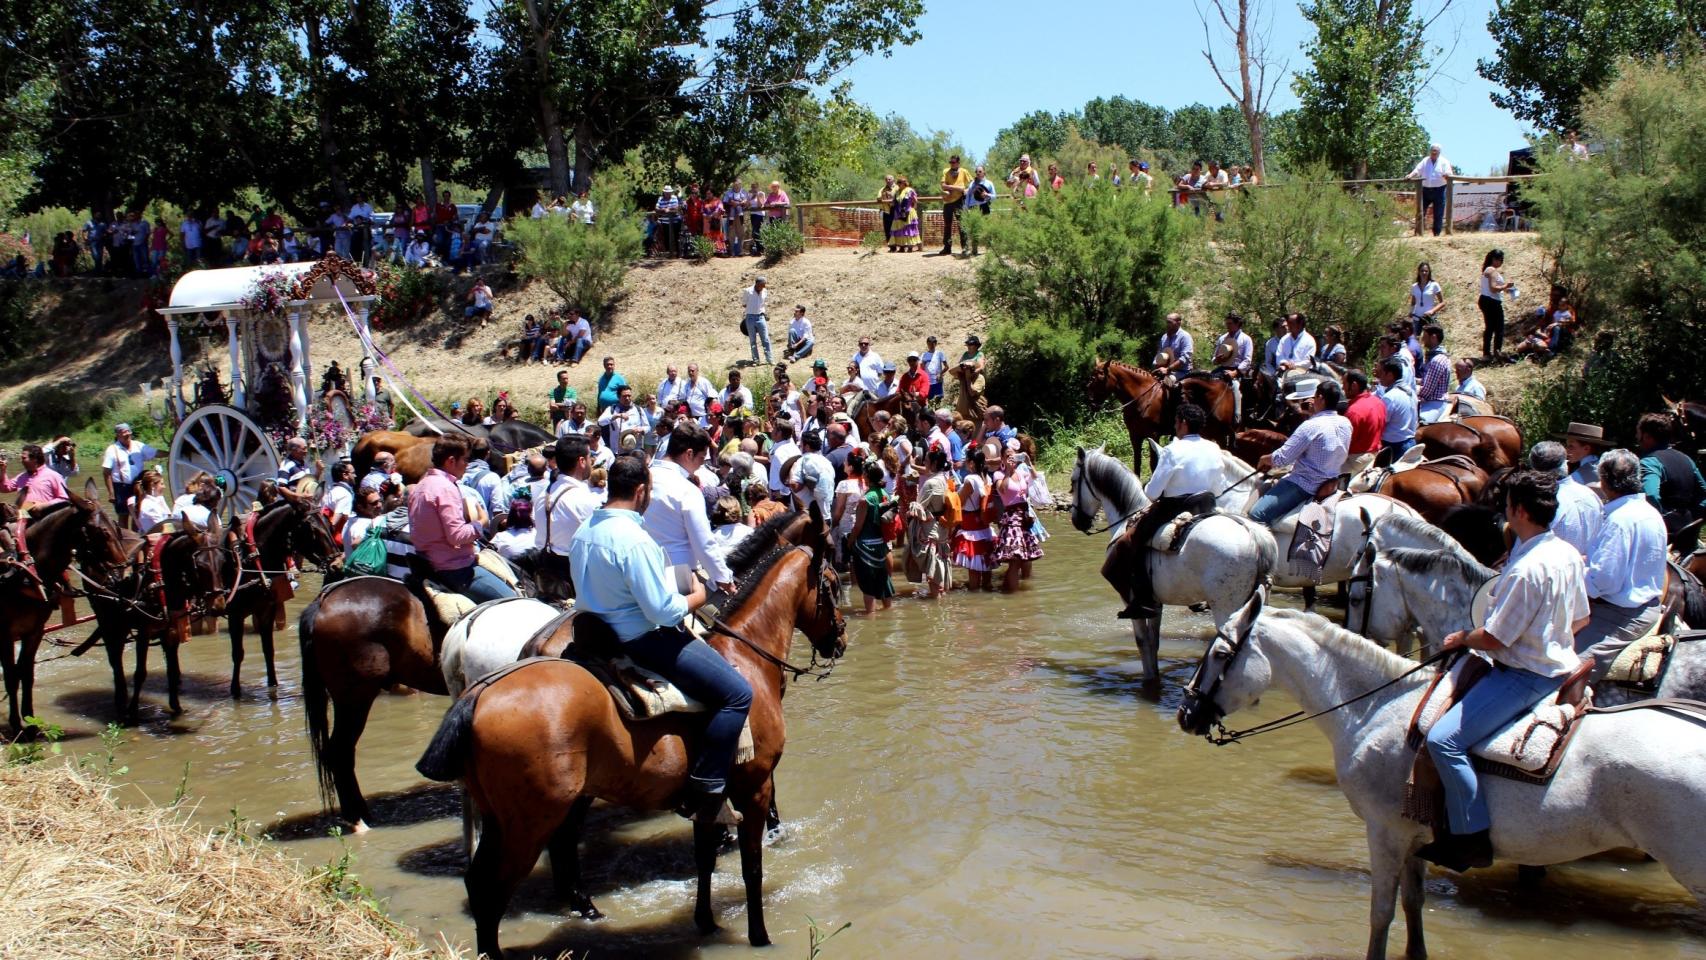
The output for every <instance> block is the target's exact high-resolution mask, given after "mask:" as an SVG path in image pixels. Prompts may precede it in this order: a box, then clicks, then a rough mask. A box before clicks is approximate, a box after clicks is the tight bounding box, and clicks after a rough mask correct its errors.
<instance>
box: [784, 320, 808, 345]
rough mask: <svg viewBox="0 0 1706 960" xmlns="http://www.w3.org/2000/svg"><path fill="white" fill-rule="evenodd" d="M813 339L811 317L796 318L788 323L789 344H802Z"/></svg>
mask: <svg viewBox="0 0 1706 960" xmlns="http://www.w3.org/2000/svg"><path fill="white" fill-rule="evenodd" d="M811 338H812V319H811V318H810V317H795V318H794V319H792V320H790V321H788V342H789V343H800V342H802V341H805V340H810V339H811Z"/></svg>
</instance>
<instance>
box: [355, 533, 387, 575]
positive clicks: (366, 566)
mask: <svg viewBox="0 0 1706 960" xmlns="http://www.w3.org/2000/svg"><path fill="white" fill-rule="evenodd" d="M384 532H385V527H384V526H383V525H382V524H380V523H378V522H377V521H375V522H374V523H373V524H372V525H370V526H369V527H368V528H367V536H365V537H362V538H361V542H360V543H358V544H356V546H355V549H354V550H351V551H350V554H349V556H348V557H346V558H344V573H345V575H346V576H353V577H366V576H375V577H383V576H385V570H386V565H385V561H386V557H387V554H386V551H385V538H384V537H383V536H381V534H382V533H384Z"/></svg>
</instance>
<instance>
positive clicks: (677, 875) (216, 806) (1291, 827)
mask: <svg viewBox="0 0 1706 960" xmlns="http://www.w3.org/2000/svg"><path fill="white" fill-rule="evenodd" d="M1051 526H1052V528H1053V529H1054V530H1055V531H1056V536H1055V538H1054V539H1053V540H1051V541H1049V542H1048V544H1047V545H1046V549H1047V551H1048V556H1047V558H1046V559H1044V560H1042V561H1040V562H1039V563H1038V564H1037V572H1036V579H1035V580H1034V581H1033V582H1032V583H1030V584H1029V585H1027V586H1026V588H1025V589H1024V590H1023V591H1022V592H1020V593H1018V594H1017V595H1014V596H1000V595H975V596H974V595H968V594H966V593H964V592H958V593H955V594H952V595H951V596H950V597H949V598H948V599H947V600H945V601H943V602H940V603H936V604H929V603H924V602H920V601H913V600H898V601H897V602H896V604H895V608H894V610H892V611H891V612H890V613H888V614H879V615H878V616H877V617H876V618H874V619H871V620H865V619H862V618H859V617H854V618H851V619H850V621H849V652H848V656H847V658H846V659H845V660H844V661H843V662H842V664H841V665H840V666H839V667H838V668H837V669H836V671H835V673H834V675H833V676H832V677H831V678H830V679H829V680H827V681H824V682H812V681H810V680H807V681H805V682H802V683H800V684H799V685H797V686H796V687H795V688H794V689H793V690H792V691H790V694H789V697H788V701H787V718H788V745H787V753H786V756H785V757H784V759H783V762H782V765H781V767H780V768H779V770H778V797H779V805H780V809H781V813H782V816H783V819H784V820H785V822H786V827H785V830H784V832H783V833H782V835H781V836H779V837H778V838H777V839H776V840H775V841H774V842H773V843H772V844H771V845H770V846H769V848H768V849H767V851H766V854H765V869H766V881H767V882H766V891H765V894H766V904H767V919H768V921H769V926H770V931H771V934H772V936H774V937H775V939H776V941H777V946H775V947H774V948H772V949H771V950H770V951H768V955H770V956H787V957H795V956H802V955H804V954H805V953H806V944H807V938H808V921H807V917H808V915H809V916H810V917H812V918H815V919H816V921H817V922H818V923H819V924H820V925H822V926H825V927H832V926H839V925H840V923H842V922H843V921H852V923H853V927H852V929H851V930H849V931H848V932H846V933H843V934H841V935H840V937H838V938H837V939H835V940H834V941H832V942H830V944H829V945H828V946H827V947H826V948H825V952H824V954H823V956H825V957H826V958H865V957H873V958H874V957H910V956H931V957H966V958H993V957H1024V958H1036V957H1158V958H1226V957H1320V956H1331V957H1351V956H1361V954H1362V949H1363V945H1364V943H1365V939H1366V937H1367V915H1368V878H1367V874H1366V863H1367V850H1366V847H1365V843H1364V839H1363V832H1362V826H1361V821H1359V820H1357V819H1356V817H1355V816H1354V815H1353V814H1352V813H1351V812H1350V809H1349V808H1348V806H1347V805H1346V803H1345V801H1344V799H1343V797H1342V796H1341V794H1340V793H1339V792H1338V790H1337V788H1336V787H1335V786H1334V785H1333V777H1332V769H1331V756H1330V753H1329V750H1328V746H1327V741H1326V739H1325V738H1324V737H1323V736H1321V735H1320V734H1319V733H1318V732H1316V731H1315V730H1314V729H1313V728H1312V727H1307V726H1306V727H1300V728H1297V729H1296V730H1291V731H1287V732H1285V733H1283V734H1277V735H1275V736H1273V737H1267V738H1263V739H1261V740H1258V741H1255V742H1252V743H1249V744H1243V745H1239V746H1236V747H1227V748H1215V747H1213V746H1211V745H1209V744H1208V743H1206V742H1205V741H1202V740H1199V739H1193V738H1190V737H1188V736H1186V735H1185V734H1183V733H1181V732H1180V731H1179V729H1178V726H1177V725H1176V723H1175V722H1174V718H1173V713H1174V709H1175V708H1176V707H1177V705H1178V698H1179V690H1180V687H1181V685H1182V684H1183V683H1184V682H1185V681H1186V680H1187V679H1188V678H1189V674H1190V670H1191V667H1192V665H1194V663H1195V659H1196V657H1197V656H1198V655H1199V654H1200V652H1201V650H1202V640H1203V638H1205V637H1207V636H1208V635H1209V634H1210V633H1211V631H1212V626H1211V625H1210V623H1209V621H1208V619H1207V618H1206V617H1204V616H1197V615H1192V614H1189V613H1188V612H1187V611H1184V610H1181V609H1177V608H1169V609H1168V611H1167V614H1168V621H1167V624H1166V628H1165V633H1166V635H1167V639H1166V640H1165V641H1164V643H1163V647H1162V656H1163V670H1164V671H1165V673H1166V676H1165V684H1164V689H1163V692H1162V695H1161V697H1160V700H1159V702H1155V701H1151V700H1148V699H1145V698H1144V697H1143V696H1141V690H1140V688H1141V684H1140V676H1141V667H1140V665H1139V664H1138V662H1137V659H1136V655H1135V650H1134V648H1133V646H1132V642H1131V636H1130V632H1129V630H1128V629H1127V628H1126V626H1125V625H1124V624H1123V623H1121V622H1120V621H1118V620H1115V619H1114V616H1113V614H1114V611H1115V610H1116V609H1117V603H1116V601H1115V598H1114V596H1113V594H1112V592H1111V591H1110V589H1109V588H1108V587H1107V586H1106V585H1105V584H1104V583H1102V582H1101V580H1100V578H1099V577H1098V576H1097V575H1096V570H1097V568H1098V565H1099V563H1100V559H1101V551H1102V547H1103V545H1104V543H1105V541H1104V540H1103V539H1101V538H1095V539H1091V538H1087V537H1084V536H1081V535H1079V534H1077V533H1074V532H1073V531H1071V530H1070V529H1069V528H1068V527H1067V525H1066V524H1065V523H1064V522H1051ZM318 586H319V584H318V580H317V578H316V577H313V576H310V577H307V578H306V579H305V581H304V583H303V590H302V591H301V596H302V598H304V599H306V598H309V597H311V596H312V595H313V592H314V591H315V590H316V589H317V588H318ZM1280 596H1281V597H1282V598H1283V599H1280V600H1279V602H1281V603H1294V602H1296V600H1295V597H1292V596H1289V595H1284V594H1282V595H1280ZM301 605H302V604H301V602H298V603H297V604H295V605H294V606H293V609H292V617H291V626H290V629H289V630H288V631H287V632H286V633H284V634H283V635H282V636H281V638H280V643H279V673H280V681H281V684H280V686H279V687H278V688H277V689H276V690H275V691H270V692H269V691H267V690H266V689H265V687H264V686H263V685H262V684H261V682H260V680H261V679H262V677H263V674H262V672H261V667H260V663H259V660H258V651H257V650H256V649H254V648H255V647H256V643H255V642H254V641H253V640H252V639H251V641H250V644H249V646H250V651H249V659H248V662H247V664H246V670H245V679H246V680H247V684H246V687H245V691H244V696H243V698H242V699H241V700H240V701H238V702H236V703H233V702H232V701H231V700H230V699H229V698H228V697H227V696H226V695H225V683H226V677H227V676H228V671H229V666H230V657H229V647H228V645H227V643H226V642H225V640H224V637H223V635H220V636H209V637H198V638H196V639H195V640H194V641H193V642H192V643H191V644H190V645H189V646H188V647H186V648H185V670H186V677H185V700H184V707H185V710H184V713H183V714H182V715H181V716H178V717H175V718H174V717H168V716H167V715H166V713H165V711H164V706H163V703H164V690H163V679H162V675H163V672H164V671H163V669H162V668H161V665H160V663H159V660H158V657H157V656H156V657H155V658H154V659H153V662H152V664H151V666H152V672H153V674H154V677H153V679H151V680H150V683H149V689H148V691H147V693H146V698H147V703H146V705H145V711H144V718H145V722H144V724H143V725H142V726H141V727H140V728H138V729H136V730H133V731H130V733H129V735H130V737H131V740H130V742H129V743H128V744H126V745H125V746H123V747H121V748H120V759H121V761H122V762H124V763H128V764H129V765H130V772H129V774H128V775H127V776H125V777H124V778H123V781H124V782H125V783H126V784H128V786H126V787H125V788H124V790H123V791H122V792H121V796H122V797H125V798H127V799H130V800H135V801H141V799H142V795H144V794H145V795H146V796H147V797H149V798H152V799H154V800H157V801H169V800H170V799H171V797H172V796H173V794H174V792H175V791H176V790H177V789H178V787H179V785H180V782H183V783H185V784H187V786H186V789H187V795H188V798H189V799H190V800H191V801H192V802H194V803H195V804H196V805H197V806H196V812H195V817H196V818H197V819H198V820H199V821H201V822H203V823H205V824H207V825H210V826H212V825H218V824H221V823H224V822H226V821H228V820H230V819H231V818H232V817H233V816H234V815H235V816H236V817H240V818H244V819H245V820H246V821H248V822H250V823H252V824H254V825H255V829H257V830H260V831H265V832H267V833H270V834H271V835H273V836H274V837H275V838H277V839H279V840H280V841H281V844H282V846H283V849H285V850H286V851H288V852H289V853H290V854H291V855H293V856H296V857H299V858H301V860H302V861H303V862H304V863H305V864H307V865H316V864H321V863H325V862H327V861H328V860H331V859H333V858H335V857H336V856H338V854H339V844H340V843H347V844H348V845H349V848H350V849H351V850H352V851H353V853H354V855H355V863H354V869H355V871H356V873H357V874H358V875H359V877H360V879H361V880H362V881H363V882H364V883H366V884H368V885H369V886H371V887H372V889H373V891H374V892H375V894H376V895H377V896H378V897H380V898H381V899H383V900H384V901H385V903H386V906H387V908H388V909H389V910H390V912H391V913H392V915H393V916H395V917H396V918H397V919H399V920H400V921H402V922H404V923H407V924H409V925H411V926H414V927H417V928H419V930H420V931H421V935H422V937H423V939H427V940H431V939H433V938H435V937H436V936H437V935H438V933H439V932H440V931H443V933H444V935H445V936H446V937H448V938H450V939H451V940H452V941H459V942H463V943H470V942H472V939H473V927H472V922H471V920H470V919H469V918H468V916H467V914H466V912H465V900H464V895H463V889H462V879H461V856H462V854H461V840H460V826H459V822H458V820H457V804H458V800H457V795H456V793H455V792H454V790H453V789H452V788H448V787H445V786H444V785H440V784H429V783H427V782H425V781H423V780H422V779H421V778H420V776H419V775H417V774H416V773H415V771H414V769H413V765H414V762H415V760H416V759H417V757H418V756H419V754H420V751H421V749H422V747H423V746H424V745H425V743H426V741H427V739H428V737H429V736H430V735H431V733H432V731H433V730H435V729H436V727H437V724H438V721H439V718H440V717H441V715H442V714H443V711H444V709H445V707H446V706H447V704H448V701H446V700H445V699H443V698H440V697H431V696H424V695H422V696H391V695H387V696H385V697H383V698H382V699H381V700H380V701H379V703H378V704H376V706H375V708H374V711H373V717H372V720H371V721H370V723H369V724H368V728H367V732H366V734H365V736H364V737H363V738H362V741H361V746H360V754H359V759H358V763H359V770H360V775H361V779H362V785H363V787H364V788H365V789H366V791H367V794H368V796H369V798H370V799H371V800H373V801H374V829H373V830H372V831H371V832H369V833H366V834H364V835H362V836H359V837H348V838H344V839H343V840H339V839H336V838H333V837H331V836H329V835H328V829H329V828H330V827H331V826H332V825H333V823H334V821H333V820H331V819H330V818H328V817H326V816H324V815H322V813H321V810H320V802H319V798H318V797H317V795H316V792H315V786H314V778H313V772H312V765H311V761H310V758H309V754H308V745H307V740H306V737H305V734H304V731H303V723H302V714H301V700H300V678H301V673H300V669H299V667H298V658H297V653H296V639H295V636H296V634H295V613H296V611H297V610H298V609H300V607H301ZM46 652H48V653H50V654H51V653H53V652H55V651H52V650H49V651H46ZM803 652H804V643H803V641H797V642H796V653H797V654H801V655H803ZM108 677H109V674H108V672H107V668H106V664H105V662H104V658H102V657H101V656H99V653H98V651H97V652H96V653H93V654H91V655H89V656H86V657H84V658H82V659H60V660H56V661H54V662H52V663H49V664H46V665H45V666H44V667H43V668H42V669H41V670H40V673H39V676H38V680H37V701H36V702H37V705H38V711H39V712H41V713H44V714H46V715H48V717H49V719H52V720H54V721H56V722H59V723H61V724H62V725H63V726H64V727H65V728H66V730H67V733H68V736H70V737H71V738H72V739H71V741H70V742H69V743H68V747H69V748H70V749H72V750H87V749H91V748H92V747H93V745H94V743H95V740H94V738H93V734H94V733H96V732H98V730H99V729H100V727H101V726H102V725H104V724H105V722H106V720H107V719H108V717H109V714H110V712H111V709H112V707H111V700H110V690H109V687H108ZM1293 707H1294V705H1293V704H1292V703H1291V702H1290V701H1289V699H1288V698H1286V697H1284V696H1281V695H1272V696H1270V697H1268V698H1266V699H1265V700H1264V701H1263V703H1262V705H1261V708H1260V709H1259V710H1256V711H1253V712H1252V713H1250V714H1249V715H1248V716H1241V718H1240V719H1241V720H1244V719H1247V720H1250V721H1252V722H1254V721H1257V720H1262V719H1270V718H1272V717H1276V716H1280V715H1282V714H1283V713H1286V712H1289V711H1290V710H1292V709H1293ZM186 766H187V768H188V773H187V780H186V775H185V769H186ZM233 811H234V812H235V813H233ZM584 849H585V855H584V857H583V864H584V870H585V871H586V876H587V889H588V892H589V893H591V895H592V896H593V898H594V900H595V901H596V902H597V903H598V905H599V907H600V908H601V909H602V910H603V911H604V912H605V913H606V914H607V915H608V916H609V919H607V920H603V921H600V922H596V923H589V922H585V921H582V920H579V919H575V918H571V917H568V916H565V915H564V914H563V913H562V908H561V905H560V903H559V902H558V901H557V899H556V898H555V896H554V895H553V894H552V892H551V885H550V881H549V874H548V872H547V870H548V868H547V866H546V865H545V863H544V862H543V861H542V862H541V865H540V867H539V868H538V870H537V871H536V872H535V874H534V875H533V877H532V878H531V879H530V880H529V881H528V882H527V884H526V885H524V887H523V888H522V890H521V891H520V893H519V894H518V896H517V897H516V900H515V902H514V904H513V905H512V908H511V914H510V916H509V917H508V919H507V920H506V921H505V923H504V928H503V936H504V942H505V944H506V945H507V946H508V947H509V949H510V953H511V955H512V956H521V955H526V951H527V950H528V949H538V950H540V951H541V952H549V953H551V954H553V955H554V954H555V953H556V952H557V951H560V950H565V949H573V950H575V951H576V953H577V955H579V954H581V953H582V952H583V951H585V950H587V949H591V950H592V954H593V955H594V956H597V957H613V956H648V957H677V956H682V957H685V956H714V957H735V956H749V955H755V952H754V951H752V950H751V949H750V948H748V947H747V946H746V943H745V939H744V933H745V926H746V925H745V919H744V915H743V914H744V909H745V908H744V906H743V903H742V894H741V883H740V874H739V856H738V854H734V853H729V854H725V855H724V857H723V858H722V860H721V861H720V864H719V872H718V875H717V882H716V891H717V908H718V914H719V917H720V922H721V924H722V926H723V928H724V929H723V931H722V932H721V933H719V934H716V935H713V936H712V937H710V938H701V937H700V936H699V935H698V934H697V933H696V932H695V930H694V927H693V922H692V907H693V901H692V876H693V867H692V850H691V840H690V830H689V827H688V825H687V823H686V821H683V820H681V819H680V818H678V817H676V816H674V815H656V816H652V815H647V816H635V815H631V814H628V813H624V812H621V811H617V810H613V809H607V808H604V807H602V806H601V807H599V808H597V809H596V810H595V812H594V815H593V817H592V820H591V824H590V826H589V829H588V839H587V845H586V847H585V848H584ZM1428 908H1429V909H1428V914H1427V924H1428V928H1427V934H1428V939H1429V945H1430V947H1431V948H1432V952H1433V955H1434V956H1436V957H1503V958H1534V960H1570V958H1585V960H1600V958H1602V957H1604V956H1605V955H1607V954H1608V953H1613V952H1615V953H1616V954H1618V955H1623V956H1639V957H1651V958H1662V957H1706V911H1702V910H1701V909H1700V908H1698V907H1696V906H1695V905H1694V903H1693V901H1692V900H1691V899H1689V898H1688V897H1687V895H1686V894H1685V893H1684V892H1683V891H1682V889H1681V888H1680V887H1678V886H1677V885H1676V884H1674V883H1673V882H1672V881H1671V880H1670V878H1669V877H1668V876H1667V875H1666V874H1665V873H1664V872H1663V871H1662V870H1661V869H1660V868H1658V867H1657V866H1654V865H1651V864H1640V863H1633V862H1628V861H1614V860H1603V861H1594V862H1588V863H1582V864H1576V865H1571V866H1568V867H1562V868H1554V869H1553V870H1552V871H1551V872H1550V874H1549V876H1548V878H1547V880H1546V882H1545V884H1544V886H1543V887H1541V888H1540V889H1539V890H1538V891H1524V890H1520V889H1519V888H1518V886H1517V884H1516V876H1515V868H1514V867H1509V866H1504V865H1501V866H1500V867H1498V868H1496V869H1493V870H1484V871H1479V872H1477V874H1475V875H1471V876H1470V877H1469V878H1466V879H1455V878H1453V877H1452V876H1451V875H1449V874H1445V873H1440V872H1435V873H1433V874H1431V875H1430V879H1429V881H1428ZM1402 922H1403V921H1402V919H1401V918H1400V920H1399V921H1398V922H1397V923H1395V924H1394V928H1393V941H1392V942H1393V953H1394V955H1397V954H1398V953H1399V951H1400V950H1401V947H1402V944H1403V940H1402V936H1403V934H1402Z"/></svg>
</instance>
